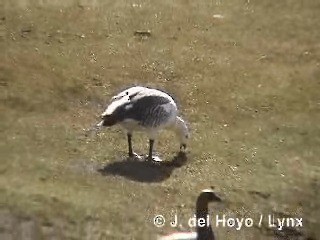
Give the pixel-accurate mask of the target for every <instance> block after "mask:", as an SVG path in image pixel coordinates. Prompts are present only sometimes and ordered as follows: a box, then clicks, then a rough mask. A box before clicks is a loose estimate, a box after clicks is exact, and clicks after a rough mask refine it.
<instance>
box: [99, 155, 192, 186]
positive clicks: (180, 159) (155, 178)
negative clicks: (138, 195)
mask: <svg viewBox="0 0 320 240" xmlns="http://www.w3.org/2000/svg"><path fill="white" fill-rule="evenodd" d="M186 162H187V156H186V155H185V154H184V153H178V154H177V155H176V156H175V157H174V158H173V159H172V161H163V162H150V161H134V160H131V159H126V160H125V161H119V162H113V163H110V164H108V165H107V166H105V167H103V168H102V169H99V170H98V172H100V173H101V174H102V175H104V176H107V175H116V176H122V177H125V178H128V179H130V180H133V181H138V182H147V183H152V182H162V181H164V180H166V179H168V178H169V177H170V176H171V174H172V172H173V170H174V169H176V168H180V167H182V166H183V165H185V164H186Z"/></svg>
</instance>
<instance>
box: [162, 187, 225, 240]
mask: <svg viewBox="0 0 320 240" xmlns="http://www.w3.org/2000/svg"><path fill="white" fill-rule="evenodd" d="M221 201H222V200H221V198H220V197H218V196H217V195H216V194H215V193H214V192H213V190H211V189H204V190H202V192H201V193H200V195H199V196H198V199H197V203H196V222H198V221H197V220H198V219H199V218H203V219H207V215H208V204H209V202H221ZM209 219H210V218H209ZM205 225H206V226H204V227H200V226H197V227H196V232H177V233H172V234H170V235H166V236H162V237H158V240H214V239H215V236H214V233H213V230H212V228H211V224H210V223H209V224H208V225H207V224H205Z"/></svg>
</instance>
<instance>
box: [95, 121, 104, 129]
mask: <svg viewBox="0 0 320 240" xmlns="http://www.w3.org/2000/svg"><path fill="white" fill-rule="evenodd" d="M103 122H104V121H103V120H102V121H101V122H99V123H98V124H97V125H96V127H97V128H101V127H102V126H103Z"/></svg>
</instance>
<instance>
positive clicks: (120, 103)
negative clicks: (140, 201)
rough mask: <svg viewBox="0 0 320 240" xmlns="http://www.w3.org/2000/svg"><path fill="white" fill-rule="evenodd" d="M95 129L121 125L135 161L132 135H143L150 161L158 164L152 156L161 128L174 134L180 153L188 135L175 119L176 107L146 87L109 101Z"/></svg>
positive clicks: (184, 125) (165, 96)
mask: <svg viewBox="0 0 320 240" xmlns="http://www.w3.org/2000/svg"><path fill="white" fill-rule="evenodd" d="M101 116H102V121H101V122H100V123H99V124H98V126H100V127H101V126H113V125H115V124H120V125H121V126H122V127H123V128H124V129H125V130H126V131H127V137H128V145H129V157H138V155H137V154H135V153H134V152H133V151H132V142H131V139H132V132H133V131H144V132H146V133H147V134H148V136H149V144H150V146H149V155H148V159H149V160H154V161H160V159H159V158H158V157H155V156H152V150H153V144H154V140H155V138H156V137H157V135H158V133H159V131H160V130H161V129H163V128H167V127H168V128H169V127H170V128H172V129H173V130H175V132H176V134H177V136H178V137H179V140H180V151H182V150H184V149H185V148H186V141H187V138H188V137H189V131H188V128H187V125H186V124H185V122H184V120H183V119H182V118H181V117H179V116H178V109H177V105H176V103H175V102H174V100H173V99H172V97H171V96H169V95H168V94H167V93H164V92H162V91H160V90H157V89H152V88H147V87H141V86H137V87H131V88H128V89H126V90H124V91H122V92H120V93H119V94H117V95H116V96H114V97H113V98H112V99H111V103H110V104H109V106H108V107H107V109H106V110H105V111H104V113H103V114H102V115H101Z"/></svg>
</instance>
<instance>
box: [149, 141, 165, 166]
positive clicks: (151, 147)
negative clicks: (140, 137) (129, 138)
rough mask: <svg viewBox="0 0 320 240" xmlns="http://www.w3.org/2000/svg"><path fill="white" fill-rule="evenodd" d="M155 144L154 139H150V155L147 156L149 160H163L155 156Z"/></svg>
mask: <svg viewBox="0 0 320 240" xmlns="http://www.w3.org/2000/svg"><path fill="white" fill-rule="evenodd" d="M153 145H154V139H149V155H148V157H147V160H148V161H155V162H161V161H162V160H161V159H160V158H159V157H157V156H153V154H152V153H153Z"/></svg>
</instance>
